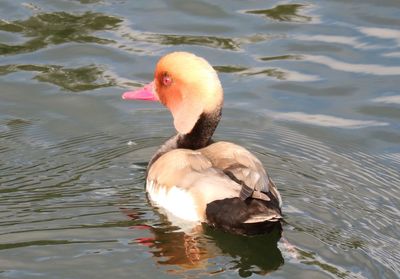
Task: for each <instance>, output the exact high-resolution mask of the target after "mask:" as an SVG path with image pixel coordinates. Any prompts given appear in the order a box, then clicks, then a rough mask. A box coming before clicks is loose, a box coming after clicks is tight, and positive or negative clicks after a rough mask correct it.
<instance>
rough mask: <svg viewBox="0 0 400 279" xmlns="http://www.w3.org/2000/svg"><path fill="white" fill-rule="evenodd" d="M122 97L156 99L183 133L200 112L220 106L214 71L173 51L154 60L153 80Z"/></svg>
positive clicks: (203, 62) (220, 93) (188, 55)
mask: <svg viewBox="0 0 400 279" xmlns="http://www.w3.org/2000/svg"><path fill="white" fill-rule="evenodd" d="M122 97H123V98H124V99H136V100H137V99H141V100H159V101H160V102H161V103H162V104H163V105H165V106H166V107H167V108H168V109H169V110H170V111H171V113H172V116H173V117H174V126H175V128H176V130H177V131H178V132H180V133H181V134H187V133H189V132H190V131H191V130H192V128H193V127H194V125H195V124H196V122H197V120H198V119H199V117H200V115H201V114H202V113H211V112H213V111H214V110H216V109H218V108H219V106H221V105H222V101H223V90H222V86H221V83H220V81H219V79H218V75H217V73H216V72H215V70H214V69H213V67H211V65H210V64H209V63H208V62H207V61H206V60H205V59H203V58H201V57H198V56H196V55H194V54H191V53H188V52H173V53H170V54H167V55H165V56H164V57H162V58H161V59H160V60H159V61H158V63H157V66H156V70H155V73H154V80H153V82H151V83H150V84H148V85H147V86H145V87H143V88H141V89H139V90H136V91H133V92H126V93H124V94H123V95H122Z"/></svg>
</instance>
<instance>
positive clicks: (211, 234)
mask: <svg viewBox="0 0 400 279" xmlns="http://www.w3.org/2000/svg"><path fill="white" fill-rule="evenodd" d="M124 212H125V214H126V215H127V216H128V217H130V218H131V219H135V221H136V222H137V221H139V222H140V220H138V218H139V215H138V214H134V213H132V211H131V210H124ZM160 218H161V222H160V224H161V225H157V226H148V225H143V224H141V225H136V226H132V227H131V229H134V230H148V231H149V232H150V234H151V236H150V237H144V238H138V239H135V240H134V242H135V243H139V244H141V245H145V246H147V247H149V252H150V253H151V254H152V255H153V257H154V259H155V261H156V262H157V263H158V264H160V265H163V266H169V268H168V272H170V273H182V272H185V271H189V270H199V271H200V270H201V272H205V273H208V274H213V273H216V272H223V271H224V270H227V269H229V270H236V271H237V272H238V274H239V275H240V276H241V277H248V276H251V275H252V274H253V273H255V274H260V275H265V274H267V273H269V272H271V271H274V270H276V269H278V268H279V267H280V266H281V265H282V264H283V263H284V259H283V257H282V254H281V251H280V250H279V248H278V241H279V239H280V238H281V233H282V227H281V224H280V223H277V225H276V226H274V227H271V230H270V232H268V233H267V234H264V235H257V236H241V235H233V234H229V233H225V232H223V231H220V230H216V229H213V228H210V227H209V226H207V225H199V226H197V227H195V228H193V229H191V230H190V231H185V232H184V231H182V230H180V229H179V228H178V227H175V226H172V225H171V224H170V223H169V222H168V219H167V218H166V217H165V216H163V215H160ZM220 256H229V257H220ZM221 261H222V262H221Z"/></svg>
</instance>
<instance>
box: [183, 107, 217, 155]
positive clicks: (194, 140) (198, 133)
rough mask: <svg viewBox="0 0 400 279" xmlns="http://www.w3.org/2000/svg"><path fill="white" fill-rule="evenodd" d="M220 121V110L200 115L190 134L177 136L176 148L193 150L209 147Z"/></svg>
mask: <svg viewBox="0 0 400 279" xmlns="http://www.w3.org/2000/svg"><path fill="white" fill-rule="evenodd" d="M220 119H221V109H218V110H216V111H214V112H212V113H202V114H201V115H200V117H199V120H197V122H196V124H195V125H194V127H193V129H192V130H191V131H190V133H188V134H184V135H183V134H179V135H178V138H177V148H186V149H193V150H194V149H199V148H203V147H205V146H207V145H209V144H210V141H211V137H212V135H213V134H214V131H215V129H216V128H217V125H218V122H219V120H220Z"/></svg>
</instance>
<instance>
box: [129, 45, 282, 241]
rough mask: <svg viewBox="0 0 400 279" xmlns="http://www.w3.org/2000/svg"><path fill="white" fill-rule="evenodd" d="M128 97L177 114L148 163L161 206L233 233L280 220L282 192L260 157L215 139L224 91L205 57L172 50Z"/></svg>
mask: <svg viewBox="0 0 400 279" xmlns="http://www.w3.org/2000/svg"><path fill="white" fill-rule="evenodd" d="M122 99H123V100H147V101H158V102H160V103H161V104H162V105H164V106H165V107H166V108H167V109H169V111H170V112H171V114H172V118H173V125H174V127H175V129H176V131H177V133H176V134H175V135H174V136H172V137H171V138H169V139H168V140H167V141H166V142H165V143H164V144H162V145H161V146H160V147H159V148H158V150H157V151H156V152H155V154H154V155H153V157H152V158H151V159H150V161H149V163H148V166H147V171H146V192H147V195H148V197H149V199H150V201H151V202H152V203H154V204H156V205H157V207H159V208H162V209H163V210H165V211H166V212H167V213H168V215H169V216H173V218H175V219H178V220H180V221H183V222H187V223H195V224H208V226H210V227H212V228H215V229H221V230H223V231H226V232H229V233H234V234H242V235H255V234H263V233H266V232H267V231H269V230H270V229H271V227H273V226H276V225H278V224H281V222H282V221H283V217H282V198H281V195H280V193H279V191H278V189H277V187H276V185H275V183H274V182H273V181H272V179H271V178H270V176H269V175H268V174H267V172H266V170H265V169H264V167H263V165H262V163H261V161H260V160H259V159H258V158H257V157H256V156H255V155H253V154H252V153H251V152H250V151H249V150H247V149H246V148H245V147H242V146H240V145H237V144H235V143H231V142H227V141H217V142H216V141H214V140H213V139H212V136H213V134H214V131H215V129H216V128H217V125H218V123H219V121H220V119H221V115H222V114H221V113H222V106H223V99H224V96H223V88H222V85H221V82H220V79H219V78H218V74H217V72H216V71H215V69H214V68H213V67H212V66H211V65H210V64H209V63H208V62H207V60H205V59H204V58H202V57H200V56H197V55H195V54H192V53H189V52H181V51H178V52H172V53H168V54H166V55H164V56H163V57H161V58H160V59H159V61H158V62H157V64H156V67H155V72H154V80H153V81H151V82H150V83H149V84H147V85H145V86H144V87H142V88H140V89H137V90H134V91H128V92H125V93H123V94H122Z"/></svg>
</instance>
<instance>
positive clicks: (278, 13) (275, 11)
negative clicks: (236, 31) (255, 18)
mask: <svg viewBox="0 0 400 279" xmlns="http://www.w3.org/2000/svg"><path fill="white" fill-rule="evenodd" d="M304 7H305V5H302V4H286V5H278V6H276V7H274V8H271V9H266V10H253V11H246V13H249V14H256V15H264V16H266V17H267V18H269V19H272V20H277V21H289V22H308V21H311V19H312V18H311V17H310V16H304V15H301V14H300V13H299V12H300V10H301V9H302V8H304Z"/></svg>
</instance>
